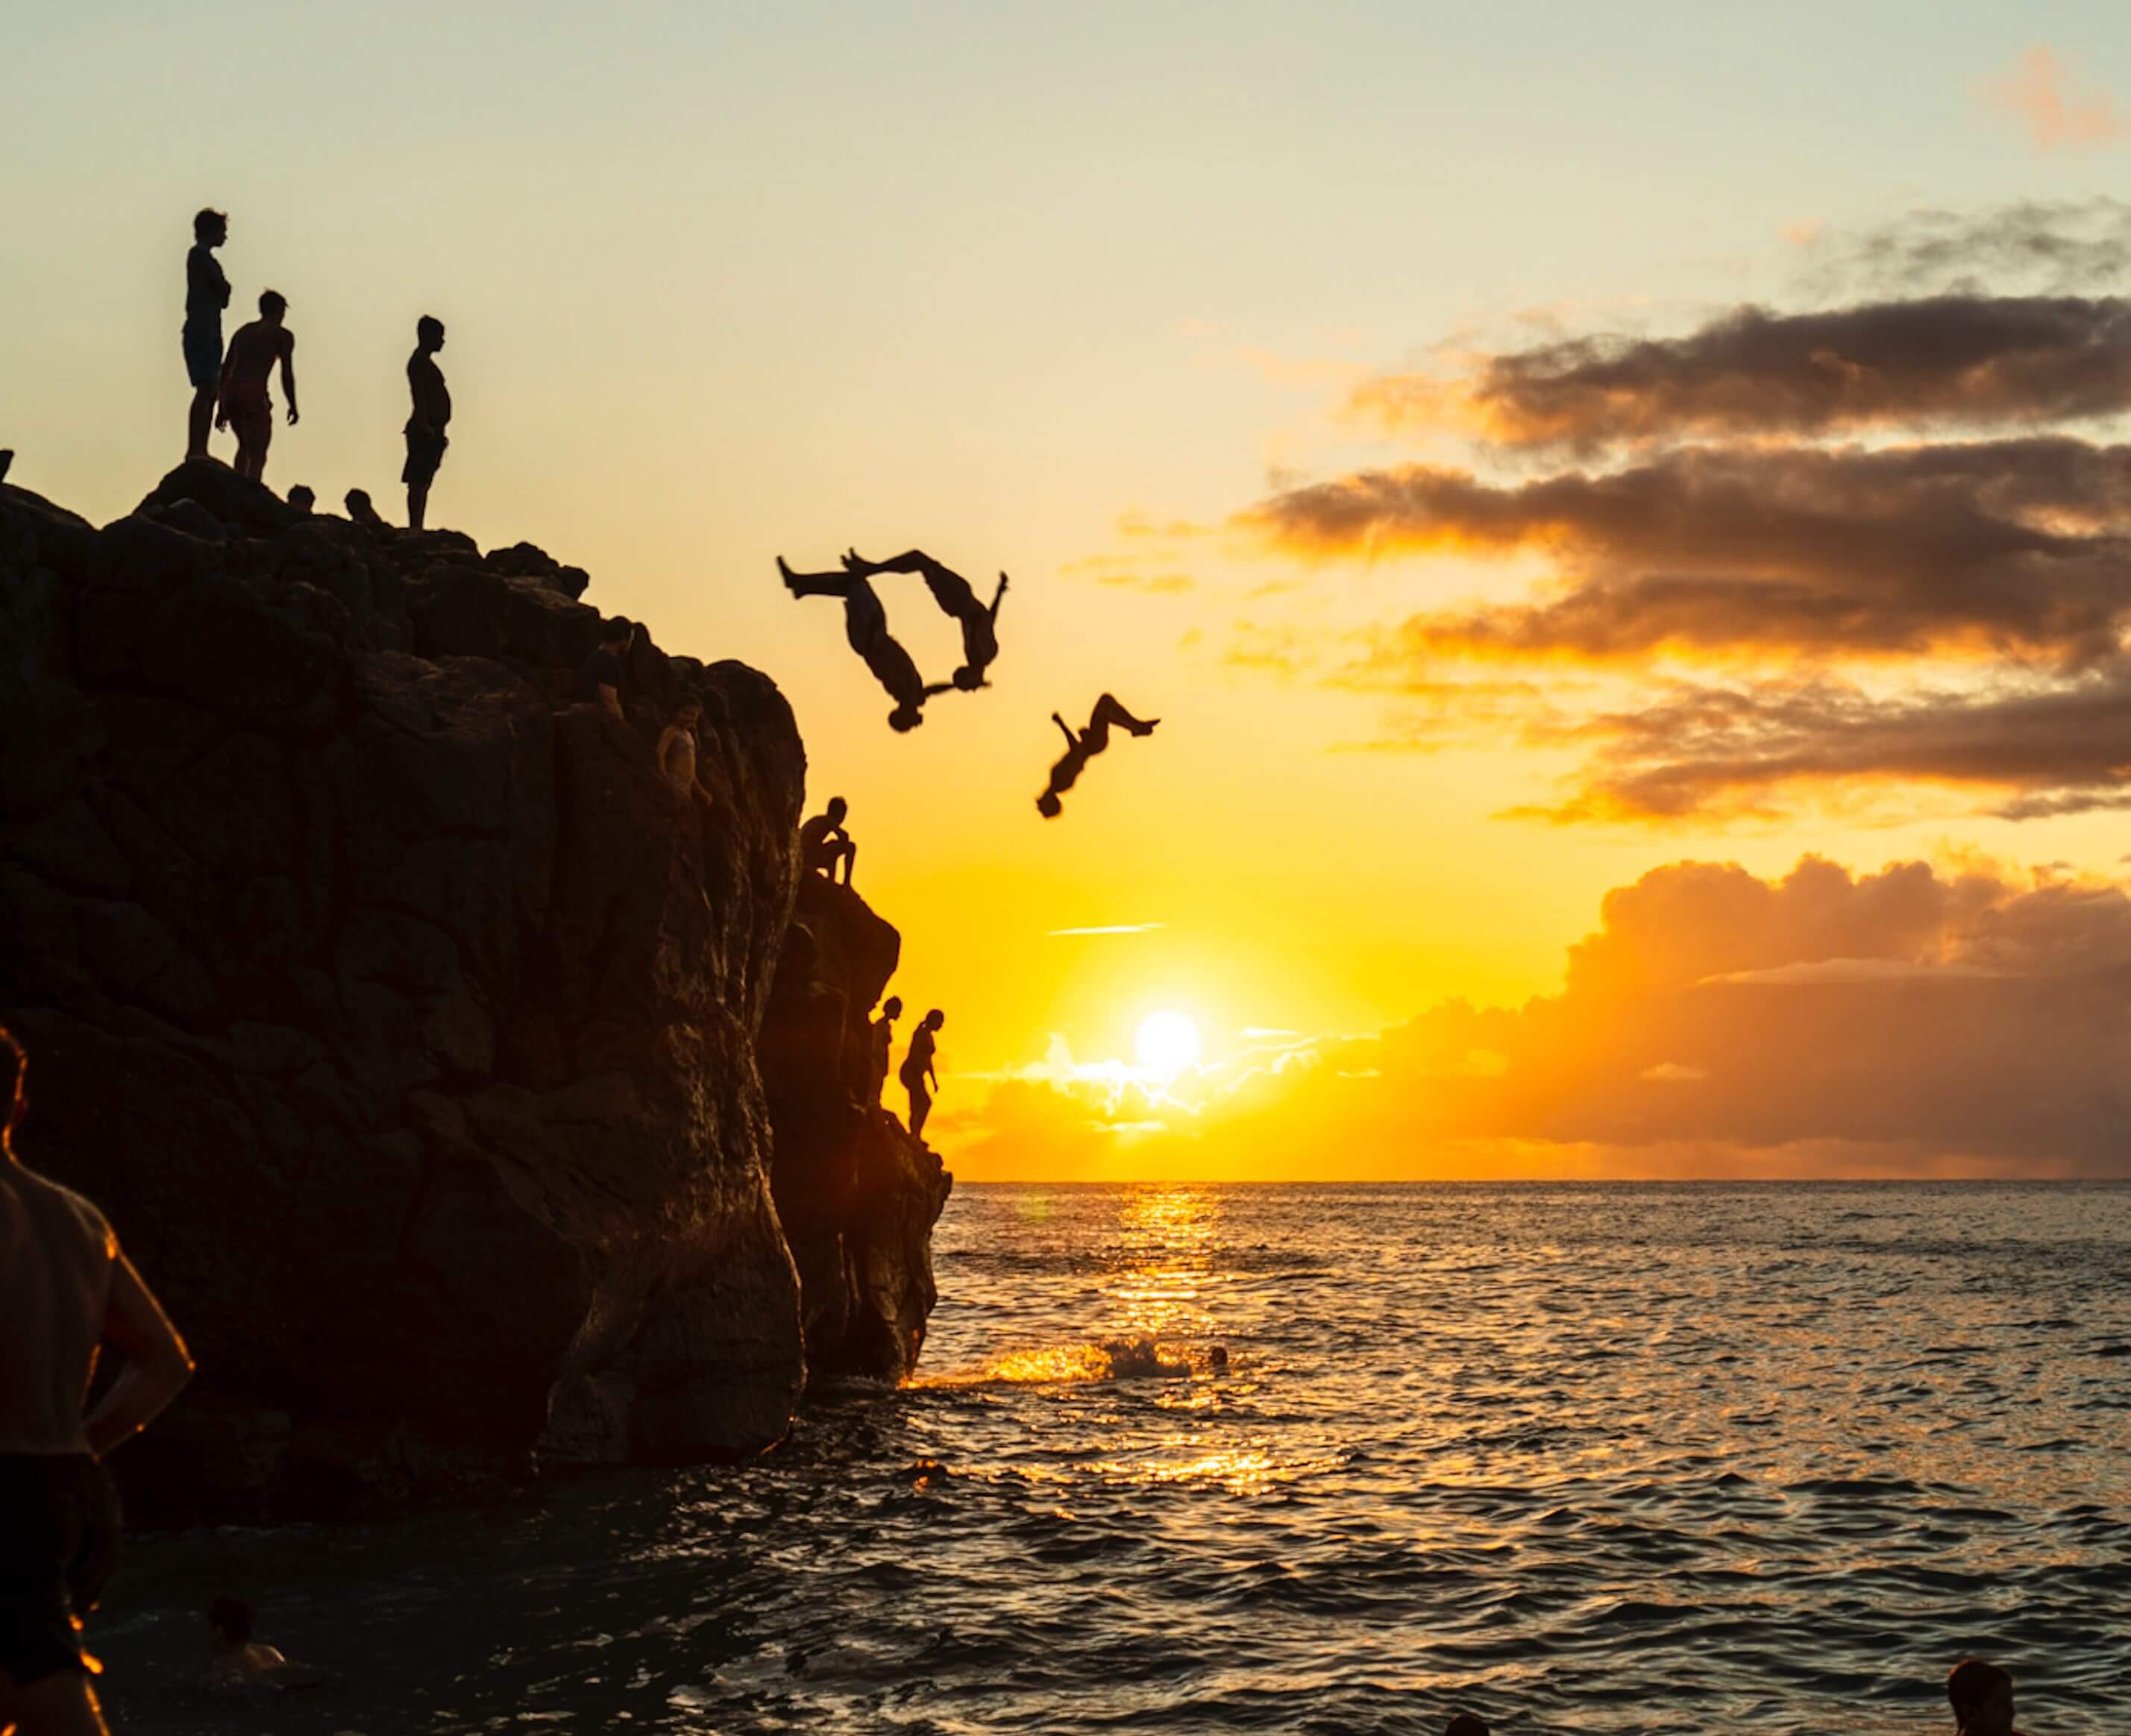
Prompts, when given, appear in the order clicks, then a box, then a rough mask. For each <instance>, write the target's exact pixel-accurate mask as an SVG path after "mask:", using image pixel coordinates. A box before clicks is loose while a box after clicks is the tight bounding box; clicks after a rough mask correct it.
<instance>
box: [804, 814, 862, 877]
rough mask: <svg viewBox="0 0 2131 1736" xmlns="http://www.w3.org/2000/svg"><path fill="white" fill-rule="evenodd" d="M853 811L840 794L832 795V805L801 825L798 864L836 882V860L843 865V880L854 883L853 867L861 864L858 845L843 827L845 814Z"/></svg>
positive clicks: (808, 870)
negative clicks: (852, 877)
mask: <svg viewBox="0 0 2131 1736" xmlns="http://www.w3.org/2000/svg"><path fill="white" fill-rule="evenodd" d="M848 813H850V808H849V807H848V806H845V802H844V798H843V797H842V796H831V797H830V798H829V805H828V806H827V807H826V808H824V809H823V810H822V811H821V812H820V813H818V814H816V815H815V816H814V817H813V818H812V820H808V821H807V823H806V824H805V825H802V826H801V827H800V828H799V867H800V870H801V872H802V873H808V874H826V876H827V877H828V879H829V883H830V884H831V886H833V885H835V884H836V864H837V863H839V862H840V863H843V865H844V884H845V886H849V885H850V883H851V870H852V869H854V868H856V867H857V866H858V865H859V847H858V846H857V845H856V844H853V843H852V842H851V835H850V833H849V832H847V831H845V830H844V816H845V815H846V814H848Z"/></svg>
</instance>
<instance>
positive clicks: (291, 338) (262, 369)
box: [214, 289, 296, 482]
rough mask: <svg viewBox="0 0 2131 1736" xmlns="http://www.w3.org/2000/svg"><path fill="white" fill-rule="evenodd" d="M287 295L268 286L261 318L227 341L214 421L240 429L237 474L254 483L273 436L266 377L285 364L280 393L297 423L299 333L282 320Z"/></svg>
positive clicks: (261, 303) (261, 474)
mask: <svg viewBox="0 0 2131 1736" xmlns="http://www.w3.org/2000/svg"><path fill="white" fill-rule="evenodd" d="M288 311H289V303H288V300H287V298H285V296H283V295H282V294H281V293H280V291H279V290H278V289H269V290H267V291H266V294H263V295H261V297H260V298H259V317H258V318H256V319H255V320H253V321H252V322H251V324H250V325H248V326H245V327H242V328H240V329H239V331H238V332H237V335H236V336H235V337H232V338H231V339H230V340H229V353H228V354H227V356H224V357H223V362H222V397H221V401H220V403H219V404H218V406H217V408H216V410H215V414H214V425H215V426H216V427H217V428H234V429H236V431H237V475H238V476H249V477H251V480H252V481H255V482H256V481H261V480H262V479H263V477H264V476H265V475H266V447H267V444H268V442H271V440H272V439H273V438H274V405H273V404H272V402H271V400H270V399H268V398H267V396H266V381H267V377H268V376H269V375H271V374H272V373H273V371H274V364H275V362H277V361H278V362H280V364H281V395H282V396H283V397H284V398H286V399H288V400H289V426H290V428H294V427H295V425H296V334H295V332H291V331H290V329H289V328H287V327H286V326H285V325H284V324H282V323H281V322H282V320H283V318H285V316H286V315H287V313H288Z"/></svg>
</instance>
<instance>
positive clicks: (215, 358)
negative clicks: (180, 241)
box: [178, 211, 229, 459]
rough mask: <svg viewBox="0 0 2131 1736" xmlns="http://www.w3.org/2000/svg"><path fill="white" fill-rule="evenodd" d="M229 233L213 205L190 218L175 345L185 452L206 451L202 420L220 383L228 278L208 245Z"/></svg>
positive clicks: (223, 216)
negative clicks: (183, 398)
mask: <svg viewBox="0 0 2131 1736" xmlns="http://www.w3.org/2000/svg"><path fill="white" fill-rule="evenodd" d="M228 239H229V218H228V217H227V215H226V214H225V213H222V212H219V211H201V212H199V213H195V214H194V218H193V245H192V249H191V251H189V252H188V253H187V254H186V255H185V323H184V330H183V331H182V332H180V334H179V337H178V345H179V347H180V349H182V350H183V351H184V357H185V378H186V379H187V380H189V382H190V383H191V385H192V389H193V401H192V404H190V406H189V408H188V409H187V411H186V414H185V457H187V458H189V459H191V458H204V457H207V455H208V454H207V441H208V422H209V420H210V419H211V418H213V415H214V399H215V392H216V389H217V388H218V386H220V385H221V384H222V310H223V308H226V307H227V306H228V305H229V280H228V279H227V277H225V276H223V272H222V261H220V260H218V259H217V258H216V257H215V256H214V250H215V249H216V248H217V247H219V246H221V245H222V244H223V242H226V241H227V240H228Z"/></svg>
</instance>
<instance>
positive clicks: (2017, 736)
mask: <svg viewBox="0 0 2131 1736" xmlns="http://www.w3.org/2000/svg"><path fill="white" fill-rule="evenodd" d="M1574 733H1576V734H1582V735H1583V736H1586V737H1590V736H1597V737H1600V738H1602V739H1603V743H1604V744H1603V745H1602V747H1601V748H1600V749H1599V751H1598V753H1597V758H1596V759H1595V760H1594V761H1593V762H1592V763H1591V764H1590V765H1588V766H1587V767H1586V768H1584V771H1583V773H1582V775H1581V776H1580V777H1579V778H1578V791H1577V793H1576V794H1575V795H1574V796H1572V797H1571V798H1570V799H1569V800H1568V801H1567V802H1565V803H1564V804H1563V805H1562V806H1559V807H1557V808H1554V809H1549V810H1544V811H1540V814H1539V815H1537V816H1536V817H1544V818H1546V819H1549V820H1563V821H1573V820H1659V821H1669V820H1683V819H1688V818H1710V817H1723V816H1726V815H1736V814H1741V813H1745V814H1757V813H1758V814H1764V815H1765V814H1767V813H1769V811H1770V806H1769V805H1770V803H1771V802H1772V801H1774V800H1776V799H1778V798H1779V797H1783V796H1790V795H1793V794H1796V793H1798V791H1800V790H1801V789H1802V788H1804V787H1819V788H1821V789H1822V790H1823V791H1825V790H1827V789H1829V788H1831V787H1837V786H1841V787H1845V788H1855V787H1867V786H1870V785H1873V784H1886V783H1891V782H1904V783H1912V784H1914V783H1931V784H1945V785H1952V786H1956V787H1962V788H1965V789H1968V790H1971V791H1975V792H1977V793H1978V794H1980V795H1981V796H1985V797H1988V798H1991V799H1990V801H1988V802H1987V804H1986V805H1987V806H1989V807H1990V811H1993V812H1995V813H1996V814H1998V815H2000V816H2002V817H2005V818H2009V819H2022V820H2027V819H2042V818H2047V817H2050V816H2052V815H2061V814H2069V813H2078V812H2082V811H2088V810H2090V809H2095V808H2114V807H2121V806H2126V805H2127V803H2131V663H2127V662H2124V661H2123V660H2120V659H2119V660H2118V661H2115V662H2111V663H2109V665H2108V666H2106V667H2103V668H2100V669H2097V670H2095V671H2092V672H2088V673H2087V674H2085V675H2083V676H2081V677H2077V678H2076V679H2073V680H2069V681H2056V682H2051V683H2047V684H2046V685H2029V686H2000V687H1998V688H1996V689H1994V690H1990V691H1984V692H1981V693H1960V692H1950V693H1936V692H1921V693H1910V694H1906V695H1903V696H1898V697H1894V698H1891V699H1888V698H1880V697H1875V696H1870V695H1868V694H1865V693H1862V692H1860V691H1857V690H1856V688H1854V687H1851V686H1846V685H1842V684H1840V683H1836V682H1832V681H1814V682H1811V683H1808V684H1804V685H1798V686H1769V685H1763V686H1755V687H1752V688H1749V689H1746V690H1731V689H1723V688H1711V687H1688V688H1683V689H1679V690H1677V691H1674V692H1672V693H1670V694H1669V695H1667V696H1664V697H1663V698H1661V699H1659V700H1658V701H1655V702H1654V703H1652V704H1650V705H1645V706H1642V707H1640V708H1637V709H1635V710H1627V711H1623V712H1616V713H1612V714H1609V715H1604V716H1601V717H1599V718H1597V719H1595V720H1592V721H1591V722H1589V723H1587V724H1585V725H1582V726H1581V728H1580V729H1578V730H1577V731H1575V732H1574Z"/></svg>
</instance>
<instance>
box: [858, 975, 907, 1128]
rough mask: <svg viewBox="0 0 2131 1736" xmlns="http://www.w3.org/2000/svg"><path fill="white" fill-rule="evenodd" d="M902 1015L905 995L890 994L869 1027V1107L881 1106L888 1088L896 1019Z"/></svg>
mask: <svg viewBox="0 0 2131 1736" xmlns="http://www.w3.org/2000/svg"><path fill="white" fill-rule="evenodd" d="M902 1016H903V997H902V996H900V995H890V996H889V997H888V998H887V999H886V1000H885V1001H883V1002H881V1003H880V1016H879V1018H877V1019H875V1020H874V1021H873V1024H872V1025H871V1026H870V1027H869V1031H868V1035H869V1038H870V1040H871V1047H870V1048H869V1050H868V1052H867V1057H866V1060H867V1065H866V1094H865V1102H866V1107H867V1108H869V1109H874V1108H878V1107H879V1104H880V1094H881V1093H882V1092H883V1091H884V1090H886V1089H887V1088H888V1062H889V1059H890V1057H891V1056H892V1055H893V1054H894V1052H895V1021H897V1020H898V1019H899V1018H901V1017H902Z"/></svg>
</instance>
